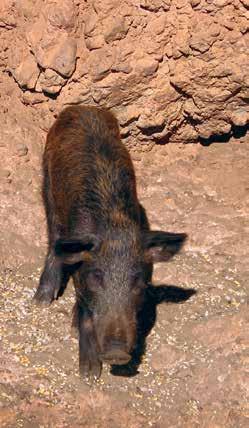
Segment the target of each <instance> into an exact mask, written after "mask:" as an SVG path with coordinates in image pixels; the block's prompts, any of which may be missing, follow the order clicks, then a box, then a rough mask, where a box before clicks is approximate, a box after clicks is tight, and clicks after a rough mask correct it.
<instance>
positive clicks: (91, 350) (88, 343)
mask: <svg viewBox="0 0 249 428" xmlns="http://www.w3.org/2000/svg"><path fill="white" fill-rule="evenodd" d="M75 311H77V318H78V319H77V324H78V328H79V369H80V374H81V376H82V377H84V378H88V379H92V380H93V379H98V378H99V377H100V375H101V369H102V363H101V361H100V360H99V358H98V349H97V342H96V337H95V331H94V326H93V321H92V317H91V315H90V314H89V313H88V311H87V309H84V308H82V307H80V306H79V305H78V303H76V308H75ZM75 321H76V319H75Z"/></svg>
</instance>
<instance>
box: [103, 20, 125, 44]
mask: <svg viewBox="0 0 249 428" xmlns="http://www.w3.org/2000/svg"><path fill="white" fill-rule="evenodd" d="M103 28H104V38H105V41H106V43H110V42H113V41H114V40H121V39H123V38H124V37H125V36H126V34H127V32H128V29H129V26H128V25H127V23H126V20H125V18H124V17H123V16H112V17H110V18H107V19H106V20H105V21H104V22H103Z"/></svg>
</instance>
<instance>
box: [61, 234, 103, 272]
mask: <svg viewBox="0 0 249 428" xmlns="http://www.w3.org/2000/svg"><path fill="white" fill-rule="evenodd" d="M100 244H101V242H100V240H99V239H98V238H97V236H95V235H91V234H89V235H85V236H83V237H81V238H80V239H78V238H69V239H58V240H57V241H56V243H55V254H56V256H57V257H59V258H60V260H61V261H62V262H63V263H65V264H67V265H73V264H75V263H79V262H83V261H91V258H92V253H93V251H96V250H97V249H98V248H99V247H100Z"/></svg>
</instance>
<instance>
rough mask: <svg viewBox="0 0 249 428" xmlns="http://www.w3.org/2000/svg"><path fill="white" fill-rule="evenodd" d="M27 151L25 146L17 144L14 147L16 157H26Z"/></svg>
mask: <svg viewBox="0 0 249 428" xmlns="http://www.w3.org/2000/svg"><path fill="white" fill-rule="evenodd" d="M28 151H29V149H28V147H27V146H26V145H25V144H23V143H19V144H17V145H16V154H17V156H19V157H22V156H26V155H27V154H28Z"/></svg>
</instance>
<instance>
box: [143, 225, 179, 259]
mask: <svg viewBox="0 0 249 428" xmlns="http://www.w3.org/2000/svg"><path fill="white" fill-rule="evenodd" d="M186 238H187V235H186V234H185V233H170V232H161V231H148V232H146V233H145V234H144V236H143V244H144V255H145V261H146V262H149V263H158V262H165V261H167V260H169V259H170V258H171V257H173V256H174V255H175V254H176V253H178V251H180V249H181V247H182V246H183V243H184V241H185V240H186Z"/></svg>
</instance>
